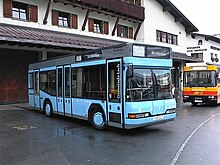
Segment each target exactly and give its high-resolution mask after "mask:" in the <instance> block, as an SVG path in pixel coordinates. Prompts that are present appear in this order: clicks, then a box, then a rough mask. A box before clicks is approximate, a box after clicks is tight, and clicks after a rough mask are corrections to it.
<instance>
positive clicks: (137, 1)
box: [122, 0, 141, 6]
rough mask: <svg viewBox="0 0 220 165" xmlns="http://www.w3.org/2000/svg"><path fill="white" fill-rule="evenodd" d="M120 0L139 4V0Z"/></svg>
mask: <svg viewBox="0 0 220 165" xmlns="http://www.w3.org/2000/svg"><path fill="white" fill-rule="evenodd" d="M122 1H125V2H128V3H132V4H135V5H138V6H141V0H122Z"/></svg>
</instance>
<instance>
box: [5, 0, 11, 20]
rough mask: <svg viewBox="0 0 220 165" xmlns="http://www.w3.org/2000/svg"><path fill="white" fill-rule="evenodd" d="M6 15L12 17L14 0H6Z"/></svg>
mask: <svg viewBox="0 0 220 165" xmlns="http://www.w3.org/2000/svg"><path fill="white" fill-rule="evenodd" d="M3 5H4V17H7V18H11V17H12V0H4V1H3Z"/></svg>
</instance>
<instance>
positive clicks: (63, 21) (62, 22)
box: [58, 12, 70, 27]
mask: <svg viewBox="0 0 220 165" xmlns="http://www.w3.org/2000/svg"><path fill="white" fill-rule="evenodd" d="M58 26H64V27H70V14H68V13H64V12H59V17H58Z"/></svg>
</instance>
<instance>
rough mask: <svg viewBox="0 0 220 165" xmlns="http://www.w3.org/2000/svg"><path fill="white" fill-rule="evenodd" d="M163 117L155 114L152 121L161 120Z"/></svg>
mask: <svg viewBox="0 0 220 165" xmlns="http://www.w3.org/2000/svg"><path fill="white" fill-rule="evenodd" d="M163 118H164V116H155V117H153V121H155V120H162V119H163Z"/></svg>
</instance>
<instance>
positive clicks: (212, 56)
mask: <svg viewBox="0 0 220 165" xmlns="http://www.w3.org/2000/svg"><path fill="white" fill-rule="evenodd" d="M211 61H212V62H214V61H215V58H214V55H213V53H211Z"/></svg>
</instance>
